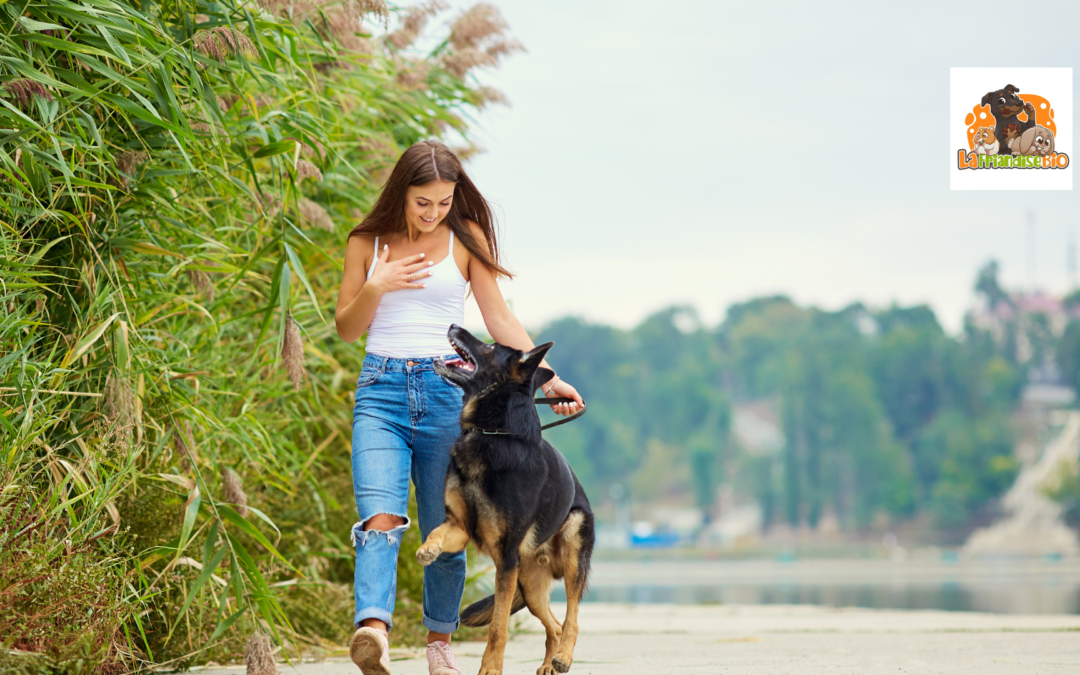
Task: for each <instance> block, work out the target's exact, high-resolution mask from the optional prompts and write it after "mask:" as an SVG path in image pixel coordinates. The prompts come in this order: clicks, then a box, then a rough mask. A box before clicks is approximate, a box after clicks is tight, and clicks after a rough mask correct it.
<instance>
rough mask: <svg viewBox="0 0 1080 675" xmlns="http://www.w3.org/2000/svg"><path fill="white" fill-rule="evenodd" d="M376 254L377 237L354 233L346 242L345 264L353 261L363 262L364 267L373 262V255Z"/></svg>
mask: <svg viewBox="0 0 1080 675" xmlns="http://www.w3.org/2000/svg"><path fill="white" fill-rule="evenodd" d="M374 254H375V237H369V236H367V235H364V234H354V235H353V236H351V237H349V241H348V242H347V243H346V244H345V264H346V265H348V264H349V263H351V262H354V261H355V262H363V263H364V268H365V269H366V268H367V266H368V265H370V264H371V261H372V256H373V255H374Z"/></svg>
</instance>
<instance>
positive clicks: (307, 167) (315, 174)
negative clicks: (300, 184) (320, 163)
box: [296, 159, 323, 180]
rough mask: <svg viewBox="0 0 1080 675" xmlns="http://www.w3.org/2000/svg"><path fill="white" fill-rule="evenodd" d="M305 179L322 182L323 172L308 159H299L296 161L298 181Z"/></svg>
mask: <svg viewBox="0 0 1080 675" xmlns="http://www.w3.org/2000/svg"><path fill="white" fill-rule="evenodd" d="M305 178H316V179H318V180H322V178H323V176H322V171H320V170H319V167H317V166H315V165H314V164H312V163H311V162H309V161H307V160H306V159H298V160H296V180H304V179H305Z"/></svg>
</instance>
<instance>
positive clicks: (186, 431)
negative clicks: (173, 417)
mask: <svg viewBox="0 0 1080 675" xmlns="http://www.w3.org/2000/svg"><path fill="white" fill-rule="evenodd" d="M172 438H173V452H174V453H175V454H176V455H177V456H179V458H180V473H187V472H188V471H190V470H191V467H192V466H193V465H194V463H195V462H197V461H198V460H199V456H198V454H196V452H195V438H194V436H192V435H191V422H188V421H187V420H180V423H179V424H174V425H173V437H172Z"/></svg>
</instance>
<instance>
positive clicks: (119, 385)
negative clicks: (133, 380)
mask: <svg viewBox="0 0 1080 675" xmlns="http://www.w3.org/2000/svg"><path fill="white" fill-rule="evenodd" d="M104 399H105V400H104V404H105V417H106V418H107V419H108V420H109V425H110V428H109V430H108V432H107V433H106V437H112V438H115V439H116V440H118V441H120V442H122V443H123V444H124V445H131V432H132V430H133V429H134V428H135V391H134V390H133V389H132V388H131V384H130V383H128V381H127V378H126V377H124V376H123V375H121V374H119V373H109V375H108V376H107V377H106V378H105V396H104Z"/></svg>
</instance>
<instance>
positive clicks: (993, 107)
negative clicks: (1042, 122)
mask: <svg viewBox="0 0 1080 675" xmlns="http://www.w3.org/2000/svg"><path fill="white" fill-rule="evenodd" d="M1019 91H1020V90H1019V89H1017V88H1016V87H1014V86H1013V85H1011V84H1007V85H1005V88H1004V89H998V90H997V91H991V92H987V93H986V95H985V96H983V97H982V104H983V105H989V106H990V112H991V114H993V116H994V122H995V124H994V128H995V129H996V131H995V132H994V134H995V137H996V138H997V140H998V147H999V148H1007V147H1009V145H1008V137H1007V136H1006V135H1005V130H1006V128H1008V127H1010V126H1012V125H1013V124H1017V125H1019V132H1020V133H1021V134H1023V133H1024V132H1025V131H1027V130H1028V129H1030V128H1031V127H1033V126H1035V106H1033V105H1032V104H1030V103H1028V102H1027V101H1025V100H1023V99H1021V98H1020V97H1019V96H1017V95H1016V94H1017V92H1019ZM1020 112H1026V113H1027V121H1026V122H1021V121H1020V120H1019V119H1017V117H1016V116H1017V115H1018V114H1020Z"/></svg>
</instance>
